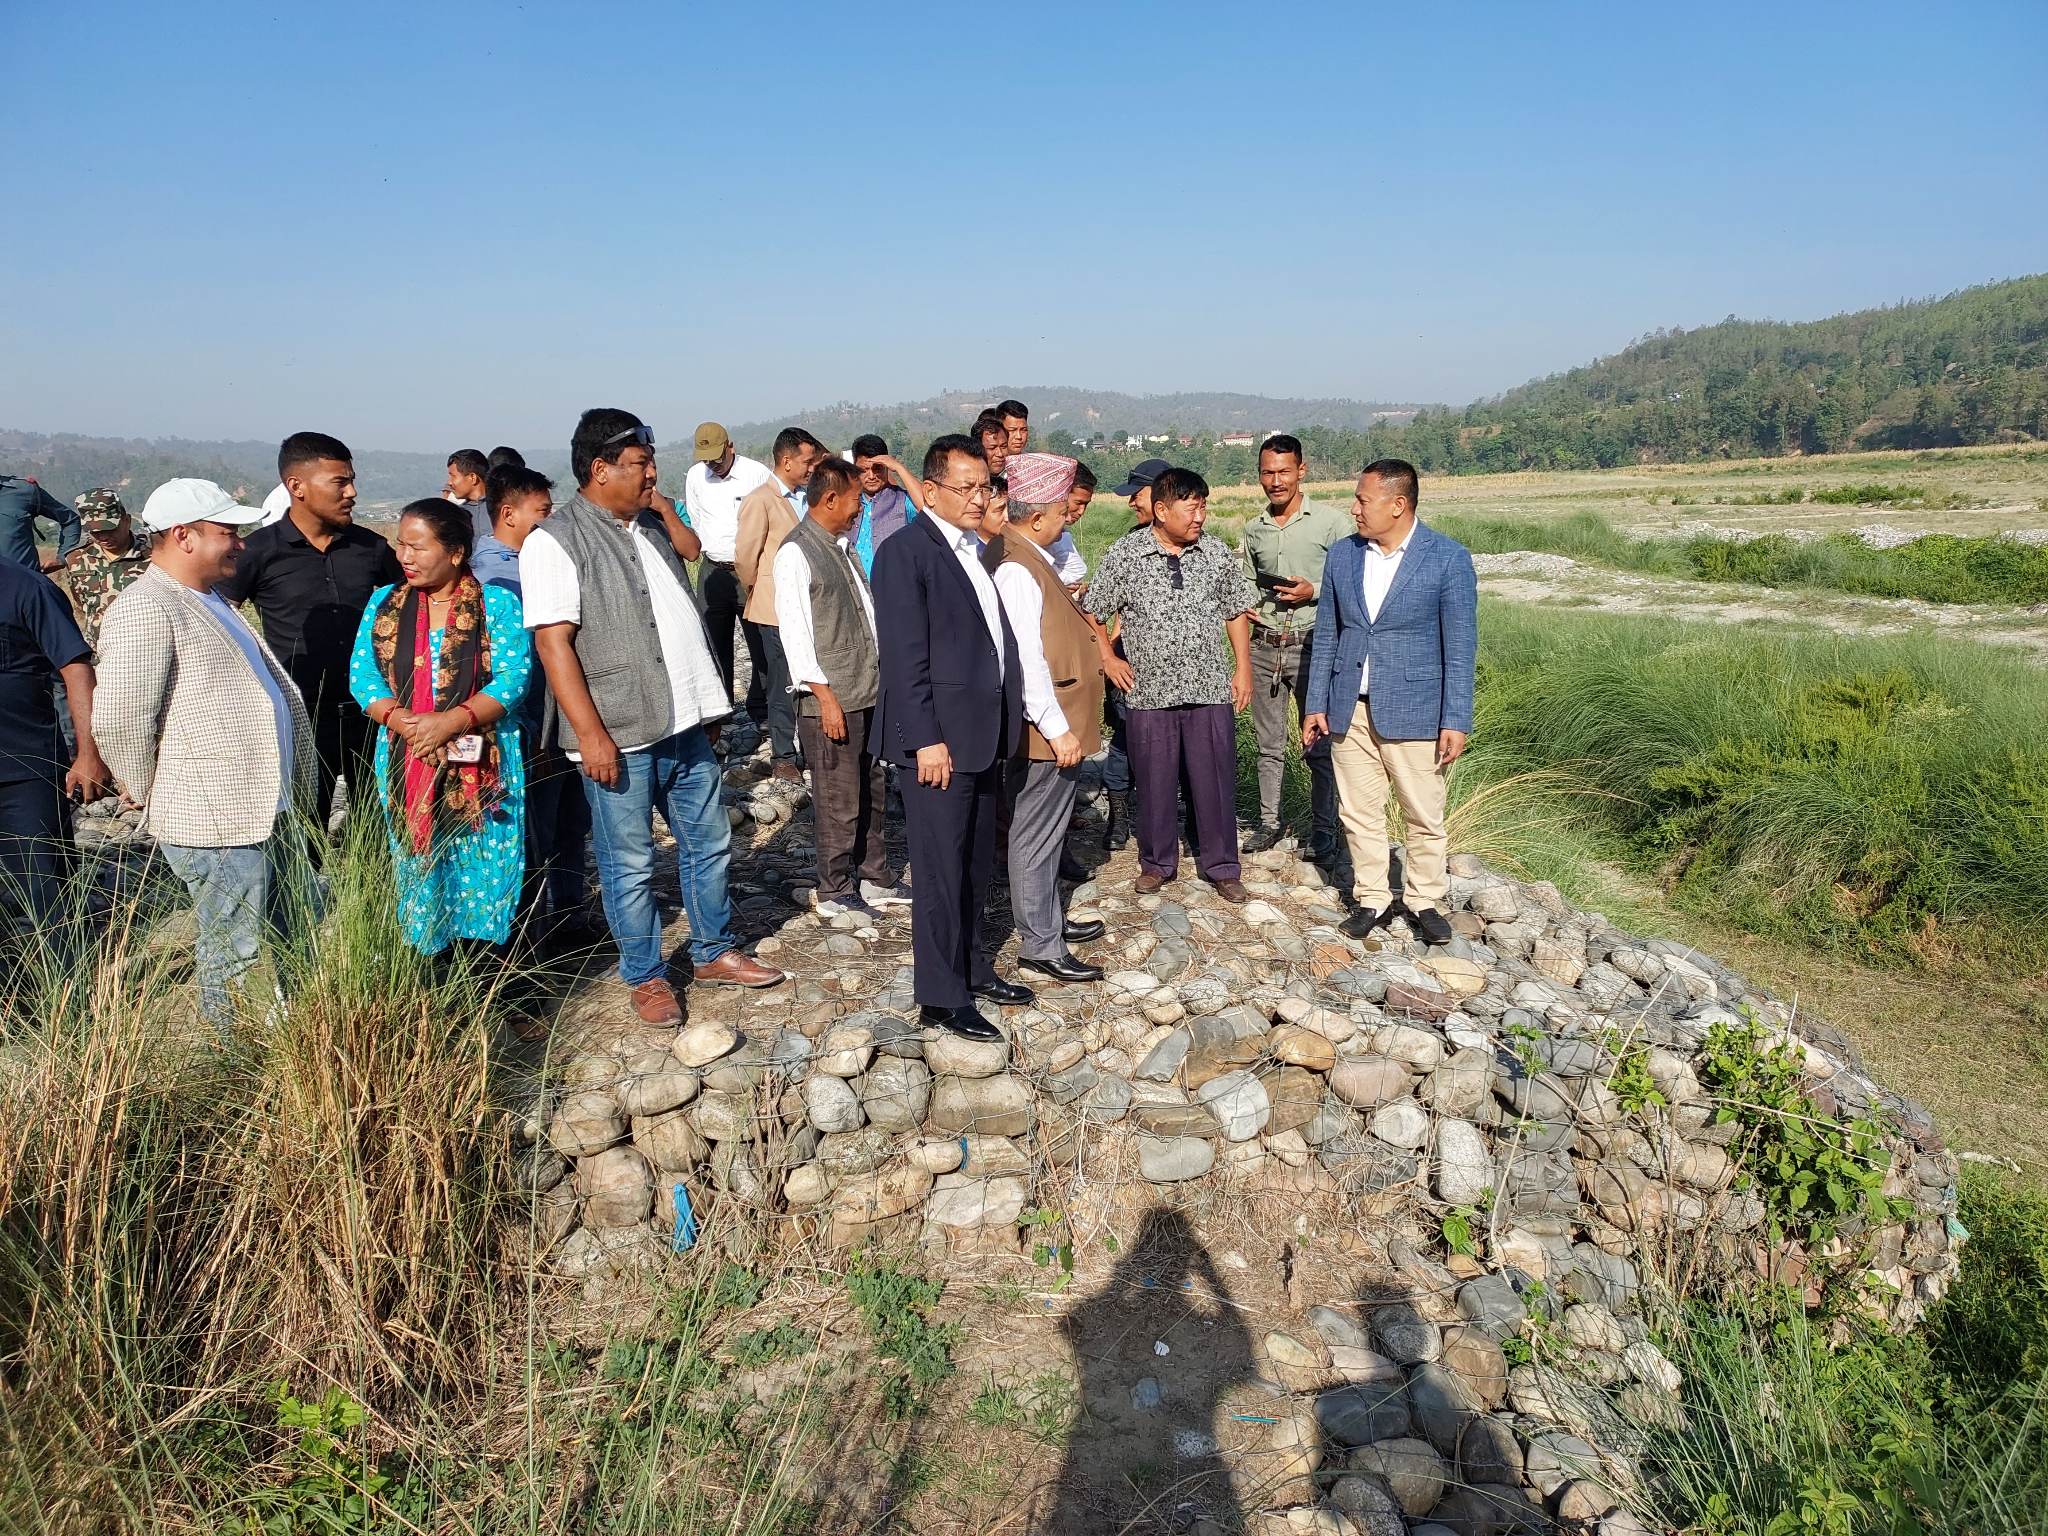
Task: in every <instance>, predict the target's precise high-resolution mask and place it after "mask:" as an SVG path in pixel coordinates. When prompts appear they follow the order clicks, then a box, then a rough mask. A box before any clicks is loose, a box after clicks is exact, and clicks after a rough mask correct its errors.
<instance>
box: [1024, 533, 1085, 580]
mask: <svg viewBox="0 0 2048 1536" xmlns="http://www.w3.org/2000/svg"><path fill="white" fill-rule="evenodd" d="M1032 547H1033V548H1036V547H1037V546H1036V545H1034V546H1032ZM1045 555H1046V558H1047V559H1048V560H1050V561H1052V568H1053V572H1054V574H1056V575H1057V576H1058V577H1059V579H1060V585H1061V586H1063V587H1078V586H1079V585H1081V583H1082V582H1084V581H1086V580H1087V579H1088V562H1087V560H1086V559H1084V558H1083V557H1082V554H1081V551H1080V549H1079V548H1078V547H1077V546H1076V545H1075V543H1074V535H1073V532H1072V530H1068V531H1067V532H1065V533H1062V534H1061V535H1060V536H1059V537H1058V538H1056V539H1054V540H1053V541H1052V548H1051V549H1048V550H1047V551H1046V552H1045Z"/></svg>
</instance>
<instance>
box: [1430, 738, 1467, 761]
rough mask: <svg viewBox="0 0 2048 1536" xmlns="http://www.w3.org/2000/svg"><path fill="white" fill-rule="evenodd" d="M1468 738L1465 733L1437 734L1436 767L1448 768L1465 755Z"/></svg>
mask: <svg viewBox="0 0 2048 1536" xmlns="http://www.w3.org/2000/svg"><path fill="white" fill-rule="evenodd" d="M1465 741H1466V736H1465V733H1464V732H1463V731H1438V732H1437V733H1436V765H1437V767H1439V768H1448V767H1450V766H1451V764H1453V763H1455V762H1456V761H1457V760H1458V759H1459V758H1460V757H1463V756H1464V755H1465Z"/></svg>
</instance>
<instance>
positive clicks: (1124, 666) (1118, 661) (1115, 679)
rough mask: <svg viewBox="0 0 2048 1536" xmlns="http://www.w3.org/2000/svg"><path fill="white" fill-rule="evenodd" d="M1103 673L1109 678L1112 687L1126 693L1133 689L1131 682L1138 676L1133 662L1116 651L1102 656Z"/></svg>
mask: <svg viewBox="0 0 2048 1536" xmlns="http://www.w3.org/2000/svg"><path fill="white" fill-rule="evenodd" d="M1102 675H1103V676H1104V677H1106V678H1108V679H1109V682H1110V686H1111V687H1113V688H1118V689H1121V690H1122V691H1123V692H1125V693H1129V692H1130V691H1131V684H1132V683H1134V682H1136V681H1137V678H1138V674H1137V673H1136V672H1135V671H1134V670H1133V669H1132V667H1131V664H1130V663H1129V662H1128V661H1125V660H1124V659H1123V657H1121V656H1119V655H1117V654H1116V652H1114V651H1111V652H1109V653H1107V654H1106V655H1105V656H1104V657H1103V658H1102Z"/></svg>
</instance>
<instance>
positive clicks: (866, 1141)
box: [816, 1125, 896, 1178]
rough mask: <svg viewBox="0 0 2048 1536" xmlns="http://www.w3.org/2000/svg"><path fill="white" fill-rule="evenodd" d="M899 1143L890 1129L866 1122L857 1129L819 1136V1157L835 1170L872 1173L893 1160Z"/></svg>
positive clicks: (845, 1173) (837, 1173)
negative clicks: (893, 1139)
mask: <svg viewBox="0 0 2048 1536" xmlns="http://www.w3.org/2000/svg"><path fill="white" fill-rule="evenodd" d="M895 1150H896V1144H895V1143H894V1142H893V1141H892V1140H891V1139H890V1138H889V1134H888V1133H887V1132H886V1131H881V1130H877V1129H876V1128H875V1127H874V1126H872V1125H864V1126H862V1127H861V1128H860V1129H859V1130H857V1131H835V1132H833V1133H832V1134H831V1135H830V1136H822V1137H820V1138H819V1139H818V1150H817V1154H816V1156H817V1159H818V1161H819V1162H821V1163H823V1164H824V1165H825V1166H826V1167H827V1168H829V1169H831V1170H832V1172H833V1174H834V1175H835V1176H837V1177H840V1178H845V1177H846V1176H848V1175H849V1174H856V1173H871V1172H873V1171H874V1170H875V1169H877V1168H879V1167H881V1166H882V1164H883V1163H885V1162H887V1161H888V1160H889V1157H890V1154H891V1153H893V1152H894V1151H895Z"/></svg>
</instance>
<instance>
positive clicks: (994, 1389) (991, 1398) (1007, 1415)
mask: <svg viewBox="0 0 2048 1536" xmlns="http://www.w3.org/2000/svg"><path fill="white" fill-rule="evenodd" d="M1024 1417H1025V1408H1024V1401H1023V1398H1022V1396H1021V1395H1020V1394H1019V1393H1018V1391H1017V1389H1016V1388H1015V1387H1006V1386H999V1385H998V1384H997V1382H996V1379H995V1376H994V1374H993V1373H991V1374H990V1376H989V1378H988V1382H987V1384H986V1385H985V1386H983V1387H982V1389H981V1390H980V1391H979V1392H977V1393H975V1394H974V1401H972V1402H971V1403H969V1404H968V1405H967V1418H968V1421H969V1422H970V1423H974V1424H979V1425H980V1426H981V1427H982V1428H983V1429H1014V1428H1016V1427H1017V1426H1018V1425H1020V1424H1022V1423H1023V1422H1024Z"/></svg>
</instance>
